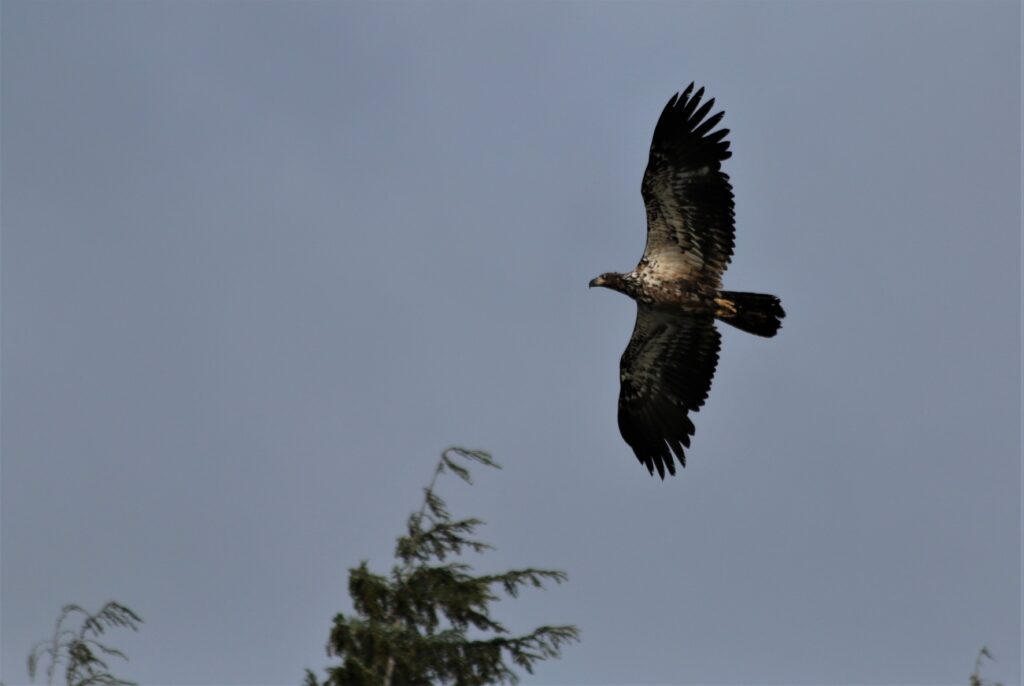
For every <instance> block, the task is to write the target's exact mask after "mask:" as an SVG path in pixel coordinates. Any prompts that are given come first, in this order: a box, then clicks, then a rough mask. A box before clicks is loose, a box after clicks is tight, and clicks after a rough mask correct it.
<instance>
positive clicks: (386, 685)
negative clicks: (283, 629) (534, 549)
mask: <svg viewBox="0 0 1024 686" xmlns="http://www.w3.org/2000/svg"><path fill="white" fill-rule="evenodd" d="M458 459H461V460H465V461H468V462H476V463H479V464H482V465H486V466H488V467H495V468H499V469H500V465H498V464H497V463H496V462H495V461H494V460H493V459H492V458H491V456H490V455H488V454H487V453H485V452H482V451H479V450H466V449H463V448H449V449H447V450H445V451H444V452H443V453H442V454H441V459H440V461H439V462H438V464H437V468H436V469H435V470H434V475H433V478H432V479H431V481H430V484H429V485H428V486H427V487H426V488H425V489H424V492H423V503H422V505H421V507H420V508H419V510H418V511H416V512H413V513H412V514H411V515H410V516H409V519H408V525H407V531H406V533H405V535H403V536H401V537H399V538H398V542H397V546H396V548H395V557H396V558H397V564H395V565H394V566H393V567H392V569H391V574H390V575H388V576H383V575H380V574H374V573H373V572H371V571H370V569H369V567H368V566H367V564H366V562H365V561H364V562H362V563H361V564H360V565H359V566H358V567H355V568H353V569H350V570H349V582H348V587H349V594H350V595H351V597H352V604H353V607H354V608H355V614H354V616H346V615H344V614H341V613H339V614H338V615H336V616H335V618H334V625H333V628H332V630H331V634H330V639H329V642H328V645H327V653H328V655H331V656H337V657H340V658H341V659H342V662H341V664H340V665H338V666H335V667H330V668H328V670H327V679H326V681H324V682H323V686H342V685H344V686H421V685H422V686H428V685H430V684H454V685H456V686H476V685H481V684H493V683H515V682H517V681H518V676H517V674H516V672H515V671H513V667H518V668H521V669H525V670H526V671H527V672H531V673H532V671H533V666H534V664H535V663H536V662H538V661H540V660H545V659H548V658H554V657H558V656H559V655H560V653H561V648H562V646H563V645H564V644H566V643H568V642H570V641H577V640H579V630H578V629H577V628H576V627H575V626H541V627H538V628H536V629H534V630H533V631H531V632H530V633H527V634H523V635H518V636H515V635H511V634H510V632H509V631H508V629H506V628H505V626H503V625H502V624H501V623H500V622H499V621H497V620H496V619H494V617H492V616H491V614H490V610H489V605H490V603H491V601H494V600H497V599H499V597H500V596H499V595H498V591H499V590H500V591H504V593H505V594H507V595H509V596H511V597H513V598H514V597H516V596H517V595H518V593H519V591H520V590H521V589H522V588H523V587H526V586H532V587H535V588H543V587H544V582H554V583H556V584H560V583H562V582H563V581H565V580H566V579H567V576H566V574H565V573H564V572H561V571H552V570H545V569H533V568H527V569H516V570H511V571H507V572H504V573H501V574H482V575H476V574H474V573H473V569H472V567H471V566H470V565H469V564H467V563H465V562H463V561H461V559H460V556H461V555H462V554H463V553H464V552H470V551H471V552H475V553H481V552H484V551H486V550H488V549H490V548H491V546H489V545H488V544H486V543H484V542H482V541H479V540H477V539H475V538H474V537H473V535H474V532H475V530H476V528H477V526H479V525H480V524H481V523H482V522H481V521H480V520H478V519H472V518H471V519H452V517H451V514H450V513H449V512H448V508H447V506H446V505H445V502H444V500H442V499H441V497H440V496H439V495H438V494H437V491H436V490H435V487H436V485H437V480H438V477H440V476H441V475H442V474H445V473H449V474H454V475H455V476H457V477H459V478H460V479H462V480H463V481H465V482H467V483H472V482H471V481H470V473H469V469H468V468H467V467H466V466H465V465H464V464H460V463H459V462H458V461H457V460H458ZM305 686H320V684H318V682H317V679H316V676H315V675H314V674H313V673H312V672H311V671H309V670H306V680H305Z"/></svg>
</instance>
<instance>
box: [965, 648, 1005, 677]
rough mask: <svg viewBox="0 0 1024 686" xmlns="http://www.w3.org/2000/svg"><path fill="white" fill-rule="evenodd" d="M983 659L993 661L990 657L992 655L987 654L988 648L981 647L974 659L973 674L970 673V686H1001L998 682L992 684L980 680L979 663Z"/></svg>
mask: <svg viewBox="0 0 1024 686" xmlns="http://www.w3.org/2000/svg"><path fill="white" fill-rule="evenodd" d="M985 658H987V659H989V660H995V658H994V657H992V653H990V652H988V648H986V647H985V646H982V647H981V650H979V651H978V657H976V658H975V659H974V672H972V673H971V680H970V682H969V683H970V686H1003V685H1002V684H1001V683H999V682H992V681H989V680H988V679H982V678H981V662H982V660H983V659H985Z"/></svg>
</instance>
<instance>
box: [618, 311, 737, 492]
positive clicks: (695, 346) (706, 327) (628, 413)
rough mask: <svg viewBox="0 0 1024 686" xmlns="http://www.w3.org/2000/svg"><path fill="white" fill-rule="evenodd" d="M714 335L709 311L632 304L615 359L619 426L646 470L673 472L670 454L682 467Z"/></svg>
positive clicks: (707, 381) (714, 353) (705, 386)
mask: <svg viewBox="0 0 1024 686" xmlns="http://www.w3.org/2000/svg"><path fill="white" fill-rule="evenodd" d="M720 340H721V339H720V337H719V334H718V330H717V329H716V328H715V324H714V320H713V318H712V317H711V315H710V314H694V313H687V312H683V311H679V310H674V309H664V308H658V307H655V306H652V305H646V304H643V303H640V302H638V303H637V315H636V326H634V328H633V336H632V338H630V339H629V345H628V346H626V351H625V352H624V353H623V354H622V360H621V362H620V363H619V380H620V382H621V388H620V390H619V431H620V432H622V437H623V438H624V439H626V443H628V444H629V446H630V447H631V448H632V449H633V452H634V453H636V457H637V459H638V460H640V462H642V463H643V464H644V465H646V467H647V469H648V471H650V472H651V474H653V473H654V470H655V469H657V470H658V474H659V475H660V476H661V478H663V479H664V478H665V470H666V469H668V472H669V474H675V473H676V468H675V464H673V461H672V453H675V455H676V457H678V458H679V462H680V463H681V464H682V465H683V466H684V467H685V466H686V456H685V455H684V453H683V447H684V446H685V447H687V448H688V447H690V436H692V435H693V432H694V427H693V422H692V421H690V418H689V416H688V414H689V412H690V411H691V410H696V409H698V408H699V407H700V406H701V405H703V404H704V400H705V398H707V396H708V390H710V388H711V379H712V377H713V376H714V375H715V367H716V366H717V365H718V349H719V343H720ZM669 449H671V452H669Z"/></svg>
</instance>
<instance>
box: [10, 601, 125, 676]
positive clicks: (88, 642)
mask: <svg viewBox="0 0 1024 686" xmlns="http://www.w3.org/2000/svg"><path fill="white" fill-rule="evenodd" d="M76 614H81V615H84V619H83V620H82V624H81V626H79V628H78V629H77V630H75V629H69V628H66V627H65V626H64V622H65V621H67V620H68V619H69V618H70V617H71V616H72V615H76ZM141 622H142V619H141V618H140V617H139V616H138V615H136V614H135V613H134V612H132V611H131V610H130V609H128V608H127V607H125V606H124V605H119V604H118V603H115V602H109V603H107V604H106V605H104V606H103V607H102V608H100V611H99V612H97V613H96V614H89V613H88V612H87V611H85V610H84V609H82V608H81V607H80V606H78V605H65V606H64V607H63V608H61V611H60V616H59V617H58V618H57V626H56V628H55V629H54V631H53V637H52V638H51V639H49V640H44V641H40V642H39V643H37V644H36V645H35V647H34V648H32V652H31V653H29V656H28V675H29V678H30V679H32V680H33V681H35V678H36V670H37V669H38V667H39V663H40V660H49V664H48V665H47V667H46V683H47V684H51V685H52V684H53V679H54V676H55V675H56V672H57V668H58V666H59V665H60V664H62V663H63V664H65V667H64V679H65V683H66V684H67V686H93V685H97V686H136V685H135V682H133V681H125V680H124V679H118V678H117V677H115V676H114V675H113V674H111V673H110V671H109V669H110V668H109V666H108V665H107V663H106V661H104V659H103V658H104V657H110V656H113V657H119V658H121V659H122V660H127V659H128V658H127V657H126V656H125V654H124V653H122V652H121V651H120V650H117V649H116V648H111V647H110V646H108V645H105V644H103V643H100V641H99V640H98V637H99V636H101V635H102V634H103V632H104V631H106V630H107V629H112V628H123V627H128V628H129V629H131V630H132V631H138V624H140V623H141Z"/></svg>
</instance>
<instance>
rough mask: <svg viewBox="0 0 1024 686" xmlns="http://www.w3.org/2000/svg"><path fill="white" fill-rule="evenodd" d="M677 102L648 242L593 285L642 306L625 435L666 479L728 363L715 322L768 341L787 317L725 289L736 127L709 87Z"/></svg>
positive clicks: (767, 302)
mask: <svg viewBox="0 0 1024 686" xmlns="http://www.w3.org/2000/svg"><path fill="white" fill-rule="evenodd" d="M693 86H694V85H693V84H692V83H691V84H690V85H689V86H688V87H687V88H686V90H684V91H683V92H682V93H678V94H676V95H675V96H673V97H672V98H671V99H670V100H669V101H668V104H667V105H665V109H664V110H663V111H662V113H661V117H660V118H659V119H658V123H657V125H656V126H655V127H654V137H653V140H652V141H651V152H650V157H649V159H648V162H647V170H646V171H645V172H644V180H643V185H642V187H641V192H642V194H643V198H644V205H645V206H646V208H647V244H646V246H645V248H644V254H643V257H641V258H640V263H639V264H638V265H637V266H636V267H635V268H634V269H633V271H631V272H628V273H621V274H620V273H616V272H608V273H605V274H602V275H601V276H599V277H597V278H596V279H594V280H593V281H591V282H590V285H591V286H592V287H593V286H603V287H605V288H611V289H612V290H616V291H619V292H621V293H625V294H626V295H628V296H629V297H631V298H633V299H634V300H635V301H636V304H637V314H636V325H635V326H634V327H633V335H632V337H631V338H630V339H629V344H628V345H627V346H626V351H625V352H624V353H623V354H622V359H621V361H620V372H619V381H620V390H619V412H618V418H619V431H620V432H621V433H622V437H623V438H624V439H625V441H626V443H628V444H629V446H630V447H631V448H632V449H633V452H634V453H635V454H636V457H637V459H638V460H640V462H641V463H642V464H643V465H644V466H646V467H647V469H648V471H650V472H651V473H652V474H653V473H654V471H655V470H657V471H658V474H659V475H660V476H661V478H663V479H664V478H665V472H666V471H668V473H669V474H675V473H676V468H675V460H673V457H672V456H673V455H675V457H676V459H678V460H679V463H680V464H681V465H682V466H684V467H685V466H686V453H685V451H684V448H689V446H690V437H691V436H693V433H694V426H693V421H692V420H691V419H690V417H689V414H690V412H691V411H696V410H698V409H699V408H700V407H701V406H702V405H703V404H704V400H705V399H706V398H707V395H708V391H709V390H710V388H711V379H712V377H714V374H715V367H716V366H717V365H718V351H719V347H720V341H721V338H720V335H719V333H718V329H717V328H715V323H714V320H715V319H720V320H722V321H724V322H727V323H729V324H731V325H733V326H735V327H737V328H739V329H742V330H743V331H747V332H749V333H753V334H756V335H758V336H765V337H771V336H774V335H775V334H776V332H777V331H778V330H779V327H780V326H781V320H782V318H783V317H784V316H785V312H784V311H783V310H782V305H781V304H780V303H779V299H778V298H776V297H775V296H773V295H763V294H760V293H742V292H735V291H723V290H721V288H722V273H723V272H724V271H725V268H726V267H727V266H728V264H729V260H730V259H731V258H732V251H733V245H734V241H735V227H734V222H733V220H734V217H733V196H732V186H731V185H730V184H729V176H728V175H727V174H725V173H724V172H723V171H722V162H723V161H724V160H727V159H729V158H730V157H731V156H732V153H731V152H730V151H729V141H728V140H726V136H727V135H728V133H729V130H728V129H717V130H715V127H716V126H717V125H718V124H719V122H721V120H722V116H723V115H724V114H725V113H724V112H718V113H717V114H714V115H711V116H708V114H709V113H710V112H711V110H712V108H713V107H714V103H715V100H714V98H712V99H710V100H708V101H707V102H705V103H704V104H703V105H702V104H701V99H702V98H703V96H704V89H703V88H701V89H700V90H698V91H696V92H694V91H693Z"/></svg>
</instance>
